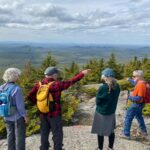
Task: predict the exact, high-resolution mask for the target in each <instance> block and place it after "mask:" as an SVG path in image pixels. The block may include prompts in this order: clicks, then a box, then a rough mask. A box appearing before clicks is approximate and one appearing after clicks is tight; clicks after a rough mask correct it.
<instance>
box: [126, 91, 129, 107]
mask: <svg viewBox="0 0 150 150" xmlns="http://www.w3.org/2000/svg"><path fill="white" fill-rule="evenodd" d="M129 95H130V91H129V90H127V99H126V109H127V108H128V99H129Z"/></svg>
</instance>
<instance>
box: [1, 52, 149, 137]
mask: <svg viewBox="0 0 150 150" xmlns="http://www.w3.org/2000/svg"><path fill="white" fill-rule="evenodd" d="M48 66H60V64H59V62H57V61H56V58H54V57H53V56H52V55H51V54H48V55H47V56H46V57H45V59H44V60H43V61H42V63H41V64H40V65H39V67H34V66H33V64H32V63H31V62H28V63H26V65H25V66H24V68H23V69H22V76H21V80H20V81H19V83H18V84H19V85H20V86H21V87H22V89H23V92H24V97H25V103H26V107H27V109H28V115H29V118H30V122H29V124H28V126H27V135H31V134H33V133H37V132H39V114H38V110H37V108H36V106H32V105H31V104H30V103H29V102H28V100H27V99H26V96H27V93H28V92H29V90H30V89H31V88H32V87H33V85H34V84H35V83H36V82H37V81H39V80H40V79H42V78H43V77H44V75H43V72H44V70H45V69H46V68H47V67H48ZM10 67H13V65H12V66H11V65H10ZM16 67H17V66H16ZM106 67H110V68H112V69H113V70H114V72H115V75H116V79H117V80H118V81H119V83H120V85H121V89H122V90H128V89H131V88H132V86H131V85H130V84H129V83H128V82H127V81H126V77H131V76H132V71H133V70H135V69H142V70H143V71H144V73H145V79H146V80H147V81H149V80H150V69H149V68H150V59H148V58H147V57H145V58H143V59H138V58H137V57H135V58H134V59H133V60H131V61H129V62H128V63H126V64H122V63H118V61H117V60H116V56H115V55H114V54H113V53H112V54H111V55H110V56H109V58H108V60H105V59H103V58H102V59H97V58H93V59H90V60H89V61H87V63H86V64H84V65H82V66H80V67H79V65H78V64H77V63H76V62H72V63H71V64H70V66H63V67H61V70H62V72H63V73H62V75H61V76H60V80H64V79H68V78H71V77H72V76H73V75H74V74H76V73H78V72H79V71H80V70H82V69H85V68H90V69H91V70H92V71H91V73H90V74H89V75H88V76H87V77H85V78H84V79H82V80H81V81H80V82H79V83H77V84H76V85H74V86H73V87H72V88H70V89H69V90H67V91H66V92H64V93H63V95H62V99H61V101H62V105H63V106H64V107H63V119H64V123H65V124H69V123H70V121H71V119H72V116H73V114H74V112H75V111H76V110H77V107H78V104H79V100H78V97H79V96H80V94H82V93H88V94H89V95H92V96H94V95H95V94H96V90H94V89H93V90H89V91H88V90H87V89H85V88H83V87H82V85H85V84H95V83H96V84H97V83H100V74H101V71H102V70H103V69H104V68H106ZM2 74H3V71H1V75H2ZM0 82H1V84H2V83H3V81H2V79H1V81H0ZM5 135H6V130H5V126H4V123H3V121H2V119H1V120H0V137H4V136H5Z"/></svg>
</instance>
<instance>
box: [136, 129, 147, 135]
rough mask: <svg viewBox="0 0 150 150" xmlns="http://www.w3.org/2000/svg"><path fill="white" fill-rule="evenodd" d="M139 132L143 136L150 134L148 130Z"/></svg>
mask: <svg viewBox="0 0 150 150" xmlns="http://www.w3.org/2000/svg"><path fill="white" fill-rule="evenodd" d="M138 133H139V135H142V136H148V133H147V132H146V131H141V130H139V131H138Z"/></svg>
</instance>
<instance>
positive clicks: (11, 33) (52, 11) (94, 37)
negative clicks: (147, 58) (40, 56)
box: [0, 0, 150, 45]
mask: <svg viewBox="0 0 150 150" xmlns="http://www.w3.org/2000/svg"><path fill="white" fill-rule="evenodd" d="M149 12H150V0H13V1H12V0H0V41H32V42H50V43H57V42H58V43H83V44H85V43H87V44H90V43H92V44H94V43H97V44H133V45H137V44H138V45H150V13H149Z"/></svg>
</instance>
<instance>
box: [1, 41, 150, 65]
mask: <svg viewBox="0 0 150 150" xmlns="http://www.w3.org/2000/svg"><path fill="white" fill-rule="evenodd" d="M48 53H51V54H52V56H54V57H55V58H56V60H57V61H58V62H59V64H60V65H69V64H71V62H72V61H75V62H76V63H78V64H79V65H82V64H85V63H87V62H88V61H89V60H90V59H92V58H98V59H100V58H104V59H105V60H107V59H108V58H109V56H110V55H111V53H114V54H115V56H116V59H117V61H118V62H119V63H126V62H128V61H129V60H131V59H133V58H134V57H135V56H137V57H138V58H139V59H142V58H143V57H150V46H127V45H79V44H48V43H19V42H18V43H13V42H0V68H7V67H10V66H15V67H19V68H22V67H23V66H24V65H25V64H26V63H27V62H28V61H30V62H31V63H32V64H33V65H34V66H39V65H40V64H41V62H42V61H43V59H44V58H45V57H46V55H47V54H48Z"/></svg>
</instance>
